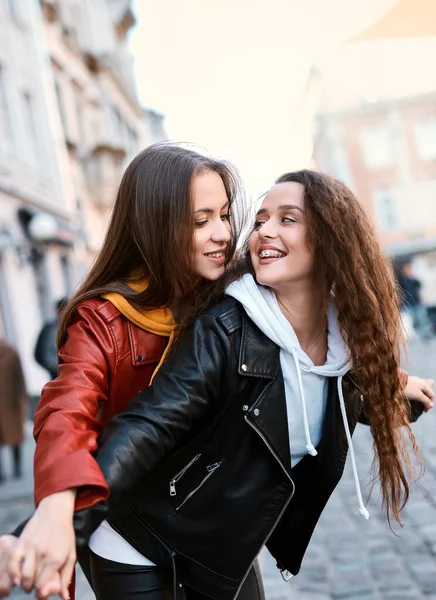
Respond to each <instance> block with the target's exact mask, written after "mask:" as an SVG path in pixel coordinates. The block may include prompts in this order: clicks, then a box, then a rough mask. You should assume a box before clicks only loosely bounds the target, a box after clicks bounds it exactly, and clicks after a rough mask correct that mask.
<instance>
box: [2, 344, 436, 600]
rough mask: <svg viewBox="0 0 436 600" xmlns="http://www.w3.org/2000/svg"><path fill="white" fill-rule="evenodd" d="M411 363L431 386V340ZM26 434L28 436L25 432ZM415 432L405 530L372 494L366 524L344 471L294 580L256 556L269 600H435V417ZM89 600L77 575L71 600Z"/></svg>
mask: <svg viewBox="0 0 436 600" xmlns="http://www.w3.org/2000/svg"><path fill="white" fill-rule="evenodd" d="M410 357H411V360H410V362H411V363H412V364H411V365H410V366H409V367H408V369H409V372H410V373H413V374H416V375H421V376H426V377H433V378H435V379H436V340H433V341H431V342H429V343H427V344H426V345H421V344H419V343H416V342H415V344H414V346H413V347H411V352H410ZM28 429H29V433H30V430H31V427H30V424H29V427H28ZM413 430H414V432H415V435H416V438H417V441H418V444H419V446H420V449H421V452H422V455H423V457H424V460H425V462H426V472H425V475H424V479H423V481H421V483H420V484H419V485H416V486H414V489H413V492H412V495H411V499H410V501H409V503H408V505H407V509H406V510H405V511H404V514H403V516H404V527H403V528H402V529H400V528H398V527H396V528H395V531H396V534H397V535H394V534H393V533H392V532H391V531H390V529H389V526H388V525H387V523H386V519H385V517H384V515H383V513H382V511H381V508H380V498H379V494H378V493H377V490H375V491H374V492H373V494H372V498H371V499H370V501H369V503H368V504H367V506H368V508H369V511H370V513H371V517H370V519H369V521H366V520H364V519H363V518H362V517H361V516H360V515H359V513H358V507H357V501H356V495H355V490H354V483H353V478H352V473H351V469H350V468H349V466H350V465H347V466H346V472H345V475H344V477H343V479H342V481H341V483H340V484H339V486H338V488H337V490H336V491H335V493H334V494H333V496H332V498H331V500H330V502H329V504H328V506H327V508H326V510H325V511H324V514H323V516H322V517H321V520H320V522H319V524H318V527H317V529H316V532H315V534H314V536H313V538H312V541H311V544H310V546H309V549H308V551H307V553H306V557H305V559H304V562H303V566H302V570H301V572H300V574H299V575H298V576H297V577H294V578H293V579H291V581H289V582H287V583H285V582H283V581H282V579H281V577H280V575H279V573H278V571H277V569H276V568H275V565H274V561H273V560H272V558H271V557H270V556H269V554H268V553H267V552H266V551H264V552H263V553H262V554H261V556H260V562H261V566H262V571H263V575H264V583H265V591H266V598H267V600H336V599H338V600H436V409H435V410H434V411H432V412H431V413H430V414H427V415H424V416H423V417H422V418H421V419H420V420H419V421H418V423H416V424H415V425H414V426H413ZM353 440H354V444H355V450H356V461H357V468H358V471H359V475H360V480H361V483H362V486H363V485H365V484H366V483H367V481H368V480H369V478H368V475H367V474H368V473H369V470H370V467H371V458H372V443H371V438H370V435H369V431H368V429H367V428H365V427H363V426H358V429H357V430H356V433H355V435H354V438H353ZM25 453H26V465H25V466H26V468H25V473H24V478H23V480H21V481H18V482H16V481H11V482H7V483H4V484H2V485H1V486H0V531H2V532H6V531H10V530H11V529H13V528H14V527H15V525H16V524H18V523H19V522H20V521H21V520H22V519H23V518H25V517H26V516H28V515H29V512H30V510H31V507H32V500H31V490H32V475H31V462H32V453H33V445H32V442H30V441H29V442H28V443H27V444H26V447H25ZM2 455H3V456H2V457H3V459H4V463H5V470H7V468H10V467H9V464H8V463H9V456H8V453H7V449H5V448H3V449H2ZM368 489H369V488H368V487H367V488H366V492H367V493H366V496H367V495H368ZM364 491H365V490H364ZM364 495H365V494H364ZM10 597H11V598H14V599H15V600H24V599H25V598H28V597H29V596H27V595H26V594H24V593H23V592H21V591H20V590H14V592H13V594H11V596H10ZM93 598H94V596H93V594H92V592H91V591H90V589H89V586H88V585H87V583H86V581H85V579H84V577H83V575H82V574H81V573H79V574H78V591H77V600H93ZM108 600H111V599H108ZM114 600H115V599H114Z"/></svg>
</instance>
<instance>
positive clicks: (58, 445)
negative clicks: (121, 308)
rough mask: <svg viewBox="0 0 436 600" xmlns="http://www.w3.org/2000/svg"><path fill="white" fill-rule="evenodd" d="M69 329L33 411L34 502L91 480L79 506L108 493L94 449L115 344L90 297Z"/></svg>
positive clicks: (113, 359)
mask: <svg viewBox="0 0 436 600" xmlns="http://www.w3.org/2000/svg"><path fill="white" fill-rule="evenodd" d="M67 333H68V338H67V341H66V342H65V344H64V346H63V347H62V348H61V349H60V352H59V357H60V366H59V377H58V378H57V379H55V380H53V381H51V382H49V383H47V384H46V385H45V386H44V388H43V390H42V395H41V400H40V403H39V405H38V408H37V410H36V413H35V423H34V436H35V440H36V450H35V457H34V475H35V503H36V505H38V504H39V502H40V501H41V500H42V499H43V498H45V497H46V496H49V495H51V494H53V493H55V492H60V491H63V490H66V489H69V488H80V487H81V486H87V494H85V495H80V496H79V497H78V501H77V503H76V508H81V507H83V506H89V505H90V504H92V503H95V502H98V501H99V500H102V499H104V498H106V497H107V495H108V488H107V485H106V482H105V479H104V476H103V474H102V472H101V470H100V467H99V466H98V464H97V462H96V460H95V458H94V456H93V453H94V452H95V451H96V450H97V439H98V436H99V435H100V432H101V425H100V422H99V420H98V418H97V414H98V411H99V407H100V404H101V403H102V402H106V401H107V392H108V383H109V374H110V372H111V371H112V370H113V369H115V365H116V347H115V344H114V341H113V339H112V334H111V331H110V329H109V326H108V324H107V323H106V322H105V320H104V319H103V318H102V316H101V315H100V314H99V312H98V311H97V310H96V309H95V307H93V306H92V305H89V304H87V303H84V304H82V305H80V306H79V307H78V309H77V311H76V314H75V316H74V320H73V321H72V323H71V324H70V326H69V327H68V330H67Z"/></svg>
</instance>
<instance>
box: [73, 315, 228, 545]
mask: <svg viewBox="0 0 436 600" xmlns="http://www.w3.org/2000/svg"><path fill="white" fill-rule="evenodd" d="M229 339H230V338H229V336H228V334H227V333H226V331H225V330H224V329H223V328H222V327H221V326H220V323H219V322H217V321H216V319H215V317H213V316H211V315H202V316H201V317H200V318H199V319H198V320H197V321H196V322H195V324H194V326H193V328H192V329H191V330H190V331H189V332H188V333H187V334H186V335H185V336H184V337H183V339H182V340H181V341H180V344H179V345H178V347H177V349H176V350H175V351H174V352H173V353H172V354H171V356H170V358H169V360H168V361H167V362H166V363H165V364H164V365H163V366H162V367H161V369H160V370H159V372H158V374H157V375H156V377H155V379H154V381H153V384H152V386H151V387H148V388H146V389H144V390H143V391H142V392H140V394H138V395H137V396H136V397H135V398H133V399H132V400H131V401H130V403H129V404H128V405H127V407H126V409H125V411H124V412H122V413H120V414H119V415H117V416H115V417H114V418H113V419H112V420H111V421H110V422H109V424H108V426H107V427H106V428H105V430H104V432H103V434H102V436H101V440H100V448H99V450H98V452H97V455H96V458H97V462H98V464H99V466H100V468H101V470H102V472H103V475H104V476H105V478H106V481H107V483H108V486H109V489H110V497H109V498H108V500H106V502H104V503H100V504H99V505H97V506H95V507H93V508H90V509H87V510H84V511H80V512H79V513H76V515H75V530H76V541H77V544H78V547H79V548H81V547H82V546H84V545H85V544H86V543H87V541H88V539H89V536H90V535H91V534H92V533H93V531H95V529H96V528H97V527H98V526H99V525H100V523H101V522H102V521H103V519H104V518H106V517H107V516H110V515H111V514H112V515H115V514H116V512H117V509H118V510H120V511H122V510H123V504H124V506H125V505H126V500H128V499H129V497H131V496H132V494H133V493H134V492H135V491H136V490H137V487H138V486H139V484H140V483H141V482H142V481H143V479H144V477H145V476H146V475H147V474H149V473H150V471H151V470H152V469H153V467H155V465H156V464H157V463H158V462H159V461H160V460H161V459H162V458H164V457H165V456H167V455H168V454H169V453H170V452H171V451H172V449H174V448H175V446H176V445H178V444H180V443H181V442H182V441H184V440H185V439H186V438H187V437H188V435H189V433H190V431H191V428H192V426H193V424H194V423H195V421H196V420H197V419H199V418H200V417H201V416H202V415H203V414H204V413H205V411H206V410H207V409H208V408H210V407H211V406H212V405H213V403H214V402H215V401H216V400H217V399H218V397H219V395H220V389H221V386H222V383H223V382H224V381H225V380H226V371H227V369H228V364H229V363H230V361H229V353H230V341H229Z"/></svg>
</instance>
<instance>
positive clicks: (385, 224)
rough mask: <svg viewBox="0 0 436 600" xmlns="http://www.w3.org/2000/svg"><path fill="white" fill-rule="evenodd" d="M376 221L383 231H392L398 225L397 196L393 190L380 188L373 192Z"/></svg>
mask: <svg viewBox="0 0 436 600" xmlns="http://www.w3.org/2000/svg"><path fill="white" fill-rule="evenodd" d="M373 200H374V208H375V215H376V222H377V225H378V227H379V228H380V230H381V231H392V230H394V229H396V228H397V226H398V218H397V207H396V201H395V196H394V194H393V193H392V191H391V190H388V189H378V190H374V192H373Z"/></svg>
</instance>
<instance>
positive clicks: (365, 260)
mask: <svg viewBox="0 0 436 600" xmlns="http://www.w3.org/2000/svg"><path fill="white" fill-rule="evenodd" d="M289 181H292V182H296V183H300V184H301V185H302V186H303V187H304V200H305V210H306V214H307V228H308V239H309V242H310V244H311V245H312V247H313V250H314V256H315V268H316V272H317V276H318V279H319V283H320V286H321V288H320V289H321V293H322V295H323V299H324V302H325V305H326V306H327V303H328V299H329V296H330V292H331V290H333V291H334V297H335V305H336V309H337V312H338V322H339V326H340V329H341V333H342V335H343V337H344V339H345V341H346V343H347V346H348V349H349V352H350V359H351V361H352V364H353V365H354V374H355V377H356V379H357V383H358V385H359V387H360V388H361V389H362V390H363V392H364V410H365V413H366V415H367V418H368V421H369V424H370V428H371V433H372V435H373V439H374V447H375V459H374V463H373V472H374V474H375V476H376V477H379V478H380V484H381V490H382V498H383V506H384V507H385V508H386V512H387V517H388V520H390V515H393V516H394V518H395V520H396V521H397V522H399V523H401V519H400V515H399V513H400V511H401V510H402V509H403V508H404V506H405V504H406V503H407V501H408V498H409V493H410V488H409V477H412V478H414V477H415V468H414V466H413V464H412V461H411V458H410V455H409V452H408V449H407V438H409V440H410V442H411V445H412V448H413V450H414V453H415V454H416V456H417V458H418V460H419V462H420V463H421V465H423V461H422V458H421V456H420V453H419V450H418V447H417V444H416V441H415V437H414V435H413V432H412V430H411V428H410V424H409V411H410V405H409V403H408V402H407V400H406V399H405V396H404V393H403V390H402V385H401V381H400V359H401V350H402V347H403V346H404V335H403V326H402V323H401V317H400V309H399V298H398V292H397V287H398V286H397V283H396V280H395V277H394V273H393V268H392V264H391V262H390V260H389V259H388V258H387V257H386V256H385V255H384V254H383V251H382V249H381V247H380V244H379V242H378V240H377V236H376V233H375V230H374V227H373V225H372V223H371V221H370V219H369V218H368V216H367V214H366V212H365V210H364V209H363V207H362V205H361V204H360V202H359V201H358V200H357V198H356V197H355V195H354V194H353V192H352V191H351V190H350V189H349V188H348V187H347V186H346V185H344V184H343V183H342V182H341V181H338V180H337V179H334V178H333V177H330V176H328V175H325V174H323V173H318V172H316V171H309V170H303V171H297V172H294V173H286V174H284V175H282V176H281V177H279V178H278V179H277V181H276V183H283V182H289ZM405 434H406V435H405Z"/></svg>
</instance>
